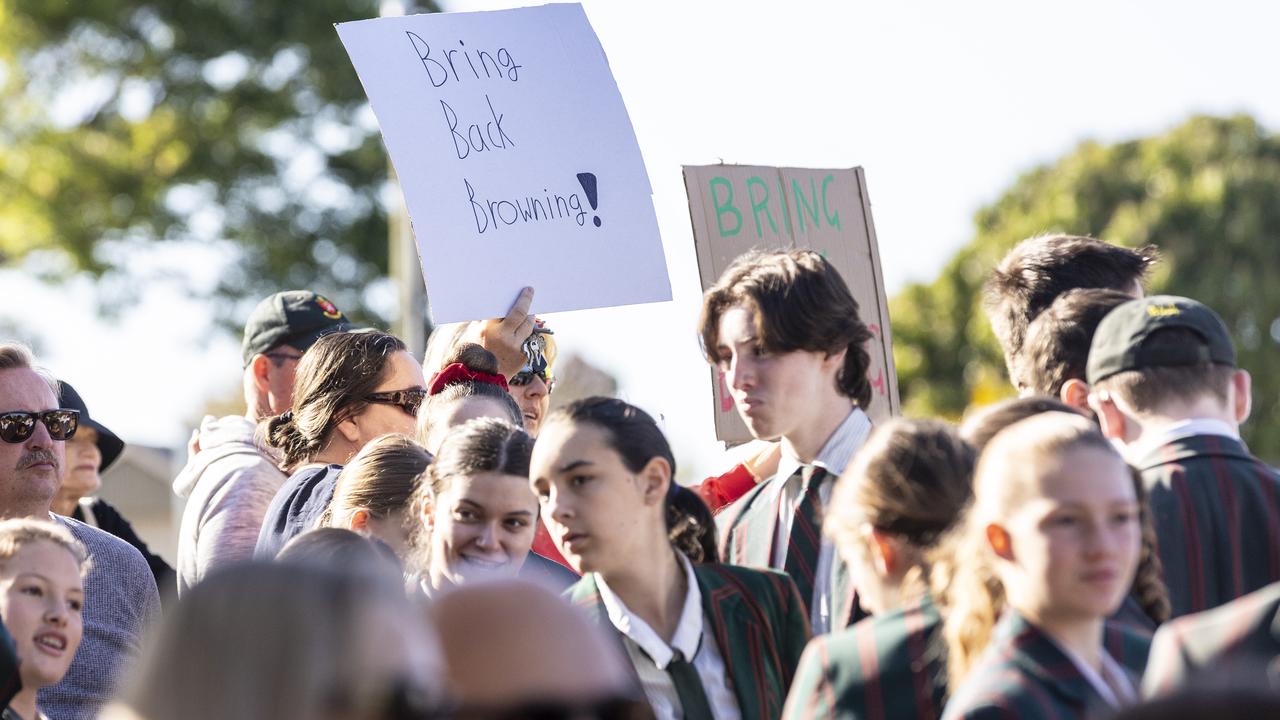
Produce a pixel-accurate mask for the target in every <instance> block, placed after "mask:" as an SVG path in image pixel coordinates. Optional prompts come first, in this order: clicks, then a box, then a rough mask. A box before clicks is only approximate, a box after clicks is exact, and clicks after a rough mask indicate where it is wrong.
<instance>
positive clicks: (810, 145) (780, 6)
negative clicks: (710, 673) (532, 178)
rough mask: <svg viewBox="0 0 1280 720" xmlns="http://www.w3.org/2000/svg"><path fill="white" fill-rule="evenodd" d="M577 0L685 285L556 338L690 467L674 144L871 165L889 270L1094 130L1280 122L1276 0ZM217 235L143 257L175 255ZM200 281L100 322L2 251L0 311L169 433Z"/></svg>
mask: <svg viewBox="0 0 1280 720" xmlns="http://www.w3.org/2000/svg"><path fill="white" fill-rule="evenodd" d="M584 4H585V6H586V10H587V16H588V18H589V19H590V20H591V23H592V25H593V26H594V28H595V30H596V33H597V34H598V35H599V36H600V40H601V42H602V44H603V46H604V48H605V51H606V52H607V53H608V56H609V61H610V64H611V66H612V68H613V72H614V75H615V77H616V79H617V81H618V85H619V87H620V88H621V91H622V96H623V98H624V100H625V101H626V104H627V108H628V110H629V111H630V114H631V119H632V122H633V124H634V126H635V130H636V133H637V135H638V138H639V142H640V147H641V149H642V150H643V151H644V155H645V161H646V163H647V166H648V169H649V174H650V179H651V181H652V185H653V190H654V204H655V207H656V210H657V216H658V223H659V227H660V229H661V232H662V235H663V243H664V246H665V250H666V255H667V262H668V266H669V269H670V275H671V283H672V287H673V291H674V295H675V300H674V301H673V302H670V303H664V304H658V305H648V306H638V307H629V308H617V309H610V310H594V311H584V312H578V313H562V314H557V315H554V316H550V317H549V321H550V323H551V324H552V326H553V327H554V328H555V330H556V337H557V340H558V342H559V343H560V346H561V348H562V349H563V350H564V351H569V352H577V353H579V354H582V355H585V356H586V357H587V358H588V359H590V360H591V361H592V362H594V363H596V364H598V365H601V366H603V367H604V368H606V369H608V370H610V371H612V372H613V373H615V374H616V375H617V376H618V377H619V379H620V380H621V382H622V395H623V397H624V398H626V399H627V400H630V401H632V402H635V403H637V404H639V405H641V406H643V407H645V408H646V409H648V410H650V411H651V412H653V413H655V414H660V415H662V416H663V417H664V418H665V426H666V429H667V431H668V435H669V436H670V437H671V439H672V442H673V444H674V445H675V448H676V451H677V457H678V459H679V461H680V463H681V464H682V466H683V469H684V470H685V472H684V473H682V474H683V475H685V476H686V477H701V476H703V475H706V474H710V473H712V472H717V471H719V470H720V469H721V468H722V467H724V466H726V465H727V461H726V459H725V458H724V456H723V451H722V450H721V449H720V447H719V445H718V444H717V443H716V442H715V440H714V433H713V428H712V421H711V403H710V397H709V392H710V389H709V380H708V374H707V371H706V366H705V364H704V363H703V361H702V359H701V357H700V355H699V352H698V346H697V340H696V336H695V332H694V325H695V321H696V317H697V310H698V304H699V299H700V294H701V293H700V287H699V283H698V277H697V268H696V263H695V260H694V254H693V244H692V233H691V230H690V227H689V212H688V207H687V204H686V198H685V193H684V186H683V182H682V179H681V174H680V167H681V165H698V164H710V163H715V162H720V161H724V162H727V163H747V164H762V165H793V166H812V167H850V166H854V165H861V166H863V167H864V168H865V169H866V174H867V182H868V185H869V189H870V194H871V199H872V210H873V213H874V221H875V225H876V231H877V234H878V236H879V239H880V242H881V258H882V261H883V263H884V268H883V269H884V275H885V277H886V279H887V281H888V284H889V290H890V293H892V292H894V291H895V290H897V289H898V288H900V287H901V286H902V285H903V284H904V283H905V282H907V281H910V280H928V279H931V278H932V277H933V276H934V274H935V273H936V272H937V271H938V270H939V269H940V268H941V266H942V265H943V264H944V263H945V262H946V260H947V259H948V258H949V257H950V255H951V254H952V253H953V252H954V251H955V250H956V249H957V248H958V247H959V246H961V245H962V244H964V243H965V242H966V241H967V240H969V239H970V238H971V236H972V217H973V213H974V211H975V210H977V209H978V208H979V207H980V206H981V205H983V204H984V203H987V202H990V201H992V200H994V199H995V198H996V197H997V196H998V194H999V193H1000V192H1001V191H1002V190H1003V189H1004V188H1006V187H1007V186H1008V185H1010V184H1011V183H1012V182H1013V181H1014V180H1015V179H1016V178H1017V177H1018V175H1019V174H1021V173H1023V172H1025V171H1027V170H1029V169H1031V168H1032V167H1034V166H1035V165H1037V164H1040V163H1043V162H1048V161H1051V160H1053V159H1054V158H1056V157H1057V156H1059V155H1061V154H1062V153H1064V152H1066V151H1068V150H1070V149H1071V148H1072V147H1073V146H1074V145H1075V144H1076V143H1077V142H1079V141H1080V140H1082V139H1085V138H1095V139H1100V140H1104V141H1110V140H1121V139H1128V138H1131V137H1137V136H1142V135H1147V134H1152V133H1157V132H1160V131H1162V130H1165V129H1167V128H1169V127H1171V126H1173V125H1175V124H1178V123H1179V122H1181V121H1182V120H1183V119H1185V118H1186V117H1187V116H1188V115H1190V114H1192V113H1197V112H1206V113H1218V114H1226V113H1233V112H1248V113H1252V114H1253V115H1254V116H1255V117H1257V118H1258V119H1259V120H1260V121H1261V122H1263V123H1264V124H1265V125H1266V126H1268V127H1269V128H1273V129H1275V128H1280V93H1277V92H1275V80H1274V73H1275V69H1276V68H1280V46H1277V44H1276V43H1275V42H1274V37H1273V36H1274V28H1275V27H1277V26H1278V25H1280V8H1277V7H1273V6H1270V5H1269V4H1265V3H1251V2H1218V3H1215V4H1214V5H1213V12H1212V14H1209V13H1206V8H1207V6H1206V5H1204V4H1203V3H1192V2H1126V3H1118V2H1114V1H1111V2H1099V1H1093V0H1089V1H1082V2H1076V3H1071V4H1048V3H1025V2H970V3H949V2H916V3H884V2H877V3H870V2H851V1H847V2H846V1H842V2H837V1H835V0H832V1H831V2H818V1H816V0H808V1H806V0H788V1H787V2H777V1H776V0H775V1H774V2H769V3H765V2H754V1H748V0H647V1H646V2H633V1H623V0H612V1H609V0H601V1H599V2H592V1H590V0H588V1H587V2H585V3H584ZM445 5H446V7H447V8H448V9H451V10H474V9H498V8H503V7H512V6H514V3H511V2H482V1H480V0H465V1H463V0H459V1H456V2H446V3H445ZM317 21H323V22H328V21H329V20H327V19H324V18H317ZM166 252H167V251H166ZM210 256H213V257H216V256H217V253H216V251H209V252H208V253H196V254H193V255H183V256H180V257H169V256H166V255H165V252H157V253H155V255H154V256H149V257H146V258H139V259H138V262H140V263H154V264H158V265H163V266H166V267H175V268H178V269H181V268H183V267H197V266H199V265H200V264H202V263H207V262H208V261H209V257H210ZM188 287H189V283H188V282H184V281H175V282H169V283H156V284H152V285H148V286H147V287H143V288H139V292H141V294H142V295H141V297H142V302H141V303H140V304H139V305H137V306H136V307H133V308H125V309H123V310H122V311H121V313H120V315H119V317H118V319H117V320H113V321H100V320H97V319H96V318H95V316H94V314H93V308H92V306H91V303H92V302H93V300H92V298H93V294H92V293H91V292H89V290H88V288H87V287H86V286H85V285H84V284H73V285H70V286H64V287H58V288H52V289H46V288H43V287H41V286H39V285H38V284H37V283H36V282H35V281H33V280H30V279H28V278H26V277H23V276H20V275H18V274H17V273H15V272H13V271H7V272H3V273H0V288H3V289H4V291H5V295H6V297H8V298H10V299H11V301H10V303H9V304H7V305H5V306H4V307H0V327H2V326H3V324H4V323H8V324H11V325H16V326H17V327H18V328H19V329H25V330H26V331H27V332H26V336H27V338H28V339H35V340H37V342H38V343H39V344H40V345H41V347H42V350H43V352H44V354H43V357H42V360H43V361H44V362H45V363H46V364H47V365H49V366H51V367H52V368H54V370H55V371H56V372H58V373H59V374H61V375H62V376H63V377H65V378H66V379H68V380H70V381H71V382H72V383H73V384H75V385H76V387H77V389H79V390H80V392H81V394H82V395H84V396H85V398H86V400H87V401H88V402H89V404H90V406H91V409H92V410H93V412H94V414H95V415H96V416H99V417H100V418H101V419H102V420H103V421H104V422H105V423H106V424H108V425H109V426H111V427H112V428H113V429H115V430H116V431H117V432H118V433H119V434H121V435H122V436H123V437H124V438H125V439H126V441H131V442H141V443H148V444H162V445H175V446H176V445H180V444H181V442H182V441H183V440H185V438H186V435H187V433H188V432H189V425H188V423H189V421H190V420H191V418H192V417H193V415H194V414H195V413H197V412H198V409H199V408H200V406H201V404H202V402H203V400H204V398H206V397H207V396H209V395H213V394H222V393H225V392H226V391H227V389H228V388H230V387H234V386H235V385H236V383H237V382H238V380H237V378H238V377H239V372H240V359H239V348H238V342H239V339H238V338H231V337H225V336H221V335H218V334H217V333H215V332H213V331H212V330H211V325H210V322H209V318H210V316H211V313H210V311H209V310H208V309H207V308H205V307H202V306H201V305H200V304H199V303H196V302H194V301H191V300H189V299H188V298H187V297H186V295H187V293H188ZM12 298H23V301H22V302H16V303H15V302H12ZM535 310H536V300H535ZM33 336H34V337H33Z"/></svg>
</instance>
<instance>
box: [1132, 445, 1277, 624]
mask: <svg viewBox="0 0 1280 720" xmlns="http://www.w3.org/2000/svg"><path fill="white" fill-rule="evenodd" d="M1138 469H1139V470H1140V471H1141V473H1142V480H1143V482H1144V483H1145V485H1146V488H1147V496H1148V497H1149V499H1150V500H1149V501H1150V503H1151V520H1152V523H1153V524H1154V525H1155V530H1156V538H1157V542H1158V545H1159V552H1160V561H1161V563H1162V564H1163V565H1164V580H1165V585H1166V586H1168V588H1169V604H1170V606H1171V608H1172V614H1171V616H1172V617H1178V616H1180V615H1186V614H1187V613H1194V612H1201V611H1204V610H1208V609H1210V608H1214V607H1217V606H1219V605H1221V604H1223V603H1226V602H1230V601H1232V600H1234V599H1236V598H1238V597H1241V596H1242V595H1245V594H1247V593H1250V592H1253V591H1254V590H1258V589H1260V588H1262V587H1265V586H1266V585H1269V584H1271V583H1273V582H1276V581H1280V473H1277V472H1276V471H1275V470H1274V469H1272V468H1271V467H1268V466H1267V465H1266V464H1264V463H1262V462H1261V461H1259V460H1258V459H1257V458H1254V457H1253V456H1252V455H1250V454H1249V452H1248V451H1247V450H1246V449H1245V447H1244V445H1242V444H1241V443H1240V442H1239V441H1237V440H1235V439H1232V438H1229V437H1225V436H1221V435H1196V436H1193V437H1189V438H1183V439H1180V440H1175V441H1173V442H1171V443H1169V444H1167V445H1163V446H1161V447H1158V448H1156V449H1155V450H1153V451H1152V452H1151V453H1149V454H1148V455H1147V457H1145V458H1142V459H1141V460H1140V462H1139V463H1138Z"/></svg>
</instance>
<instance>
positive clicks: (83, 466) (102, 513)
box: [53, 382, 177, 598]
mask: <svg viewBox="0 0 1280 720" xmlns="http://www.w3.org/2000/svg"><path fill="white" fill-rule="evenodd" d="M58 387H59V390H60V392H59V395H58V406H59V407H63V408H69V409H72V410H79V411H80V427H79V428H78V429H77V430H76V434H75V435H74V436H72V437H71V438H70V439H69V440H67V446H66V447H67V450H66V453H67V458H66V466H65V468H66V469H65V471H64V472H63V474H62V485H61V486H59V487H58V494H57V495H55V496H54V498H53V511H54V512H56V513H58V514H59V515H65V516H67V517H70V518H75V519H76V520H79V521H80V522H82V523H85V524H87V525H92V526H94V527H96V528H98V529H99V530H103V531H105V532H109V533H111V534H112V535H115V536H116V537H118V538H120V539H121V540H124V541H125V542H127V543H129V544H130V545H132V546H134V547H135V548H137V549H138V552H140V553H142V557H144V558H146V561H147V565H148V566H150V567H151V574H152V575H154V576H155V578H156V587H157V588H159V589H160V595H161V597H162V598H163V597H165V596H166V595H168V594H169V593H171V592H173V590H174V589H175V588H176V587H177V576H176V575H175V574H174V571H173V568H172V567H169V563H167V562H165V561H164V558H162V557H160V556H159V555H156V554H155V553H153V552H151V550H150V548H148V547H147V544H146V543H145V542H143V541H142V538H140V537H138V533H136V532H134V530H133V526H132V525H130V524H129V521H128V520H125V519H124V516H122V515H121V514H120V511H119V510H117V509H115V508H114V507H112V505H111V504H110V503H108V502H107V501H106V500H103V499H102V498H97V497H92V495H93V494H94V493H96V492H97V491H98V489H99V488H100V487H102V477H101V475H100V474H99V473H101V472H102V471H104V470H106V469H107V468H108V467H110V465H111V463H113V462H115V461H116V458H118V457H120V453H121V452H123V451H124V441H123V440H121V439H120V438H119V436H117V435H116V434H115V433H113V432H111V430H110V429H108V428H107V426H105V425H103V424H102V423H100V422H98V421H96V420H94V419H93V418H92V417H91V416H90V415H89V408H88V407H87V406H86V405H85V404H84V400H82V399H81V398H80V394H79V393H77V392H76V390H75V388H73V387H71V385H70V384H69V383H66V382H61V383H59V384H58Z"/></svg>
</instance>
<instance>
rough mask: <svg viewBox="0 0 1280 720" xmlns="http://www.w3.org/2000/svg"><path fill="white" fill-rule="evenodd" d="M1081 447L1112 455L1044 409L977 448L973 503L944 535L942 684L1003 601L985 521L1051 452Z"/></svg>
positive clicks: (1000, 514) (962, 668) (971, 652)
mask: <svg viewBox="0 0 1280 720" xmlns="http://www.w3.org/2000/svg"><path fill="white" fill-rule="evenodd" d="M1086 448H1087V449H1094V450H1099V451H1102V452H1105V453H1109V454H1111V455H1115V456H1116V457H1117V458H1118V457H1119V455H1118V454H1117V453H1116V450H1115V448H1113V447H1112V446H1111V443H1109V442H1108V441H1107V439H1106V438H1105V437H1103V435H1102V433H1101V432H1099V431H1098V428H1097V427H1096V426H1095V425H1093V423H1091V422H1089V421H1088V420H1087V419H1085V418H1084V417H1082V416H1080V415H1078V414H1076V413H1064V412H1047V413H1041V414H1039V415H1035V416H1032V417H1030V418H1027V419H1025V420H1020V421H1018V422H1016V423H1014V424H1012V425H1010V426H1009V427H1007V428H1005V429H1004V430H1001V431H1000V432H999V433H997V434H996V435H995V437H994V438H992V439H991V441H990V442H989V443H988V444H987V446H986V448H985V449H984V450H983V451H982V455H981V456H980V457H979V459H978V467H977V470H976V471H975V472H974V487H973V495H974V498H973V504H972V506H971V507H970V509H969V511H968V513H967V514H966V516H965V518H964V519H963V520H962V521H961V522H960V524H959V526H958V527H957V529H956V535H955V538H954V542H953V543H948V555H950V556H951V557H953V558H954V572H953V574H952V576H951V577H950V578H949V580H950V582H949V583H948V584H947V587H946V597H945V605H946V607H947V612H946V622H945V624H944V626H943V637H944V639H945V640H946V644H947V651H948V657H947V675H948V676H949V677H948V680H949V682H948V686H949V687H950V688H952V689H953V690H954V689H955V688H958V687H960V684H961V682H962V681H963V680H964V678H965V677H966V676H967V675H968V674H969V671H970V670H972V668H973V666H974V664H975V662H976V661H977V658H978V656H979V655H980V654H981V653H982V651H983V650H985V649H986V647H987V645H988V644H990V642H991V633H992V630H993V628H994V627H995V624H996V621H997V620H998V619H999V617H1000V613H1001V612H1002V611H1003V610H1004V608H1005V604H1006V597H1005V589H1004V586H1003V585H1002V584H1001V582H1000V579H999V578H998V577H997V575H996V572H995V563H994V559H995V558H994V552H993V551H992V549H991V546H990V544H989V543H988V540H987V534H986V530H987V527H988V526H989V525H991V524H992V523H997V522H1000V521H1002V520H1004V519H1006V518H1008V517H1009V515H1010V514H1011V513H1012V512H1013V511H1014V509H1015V508H1017V507H1019V506H1020V505H1022V504H1023V503H1024V502H1025V501H1026V500H1027V499H1028V498H1029V497H1030V496H1031V494H1032V492H1033V491H1032V490H1031V487H1032V485H1033V482H1034V481H1035V480H1037V479H1039V478H1041V477H1043V474H1044V473H1045V472H1048V471H1051V470H1052V468H1053V464H1052V462H1051V460H1052V459H1053V458H1060V457H1062V456H1063V455H1065V454H1067V453H1069V452H1072V451H1075V450H1080V449H1086Z"/></svg>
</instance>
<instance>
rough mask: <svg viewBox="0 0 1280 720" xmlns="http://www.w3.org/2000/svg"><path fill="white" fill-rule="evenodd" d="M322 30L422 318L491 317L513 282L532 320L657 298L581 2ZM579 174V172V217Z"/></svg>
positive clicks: (627, 135)
mask: <svg viewBox="0 0 1280 720" xmlns="http://www.w3.org/2000/svg"><path fill="white" fill-rule="evenodd" d="M336 28H337V30H338V34H339V36H340V37H341V39H342V43H343V45H345V46H346V49H347V53H348V54H349V55H350V56H351V61H352V63H353V64H354V65H355V68H356V72H357V73H358V74H359V76H360V80H361V82H362V83H363V84H364V89H365V92H366V94H367V95H368V96H369V101H370V103H371V104H372V106H373V111H374V114H376V115H377V117H378V123H379V124H380V125H381V127H382V135H383V138H384V139H385V141H386V145H387V148H388V149H389V151H390V153H391V160H392V162H393V163H394V165H395V168H396V174H397V175H398V176H399V179H400V184H401V188H402V189H403V191H404V196H405V202H406V205H407V206H408V209H409V217H410V219H411V221H412V223H413V229H414V236H415V238H416V240H417V244H418V256H419V257H420V258H421V260H422V268H423V275H424V277H425V278H426V282H427V291H428V294H429V296H430V299H431V306H432V311H433V315H434V319H435V321H436V322H438V323H445V322H454V321H459V320H478V319H482V318H491V317H500V316H503V315H505V314H506V312H507V310H508V308H509V307H510V305H511V303H512V301H513V300H514V299H515V297H516V295H517V294H518V293H519V291H520V288H522V287H525V286H526V285H529V286H533V287H534V288H535V290H536V294H535V297H534V306H535V309H536V310H537V311H538V312H558V311H563V310H580V309H585V308H593V307H606V306H612V305H627V304H633V303H643V302H656V301H662V300H670V299H671V285H670V281H669V280H668V278H667V268H666V260H665V257H664V255H663V252H662V241H661V238H660V237H659V235H658V225H657V219H656V218H655V217H654V211H653V199H652V190H651V188H650V185H649V176H648V174H647V173H646V171H645V167H644V162H643V160H642V158H641V156H640V148H639V146H638V144H637V143H636V138H635V132H634V130H633V129H632V127H631V120H630V118H629V117H628V116H627V111H626V107H625V106H624V105H623V102H622V96H621V94H620V93H619V92H618V86H617V83H616V82H615V81H614V79H613V74H612V73H611V72H610V70H609V65H608V61H607V59H606V58H605V54H604V49H603V48H602V47H601V46H600V41H599V40H598V39H597V38H596V35H595V32H594V31H593V30H592V29H591V25H590V23H588V22H587V16H586V14H585V13H584V12H583V9H582V6H581V5H576V4H573V5H570V4H562V5H544V6H541V7H532V8H520V9H516V10H499V11H492V12H475V13H442V14H429V15H414V16H409V17H389V18H379V19H376V20H362V21H358V22H349V23H341V24H338V25H336ZM580 173H589V174H591V175H594V176H595V190H596V194H597V197H596V207H595V208H592V206H591V203H590V202H589V197H588V192H587V190H586V188H584V180H585V184H587V185H589V184H590V178H587V177H584V179H583V180H580V179H579V177H578V175H579V174H580ZM597 220H598V221H599V224H598V225H597Z"/></svg>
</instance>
